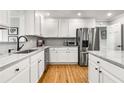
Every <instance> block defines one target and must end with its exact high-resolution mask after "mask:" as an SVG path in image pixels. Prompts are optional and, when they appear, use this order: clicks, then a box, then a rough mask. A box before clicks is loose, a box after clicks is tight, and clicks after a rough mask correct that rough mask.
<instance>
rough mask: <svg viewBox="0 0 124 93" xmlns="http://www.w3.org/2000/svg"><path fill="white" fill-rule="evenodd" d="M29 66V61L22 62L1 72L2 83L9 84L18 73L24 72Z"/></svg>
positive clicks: (0, 79) (0, 80)
mask: <svg viewBox="0 0 124 93" xmlns="http://www.w3.org/2000/svg"><path fill="white" fill-rule="evenodd" d="M28 66H29V59H25V60H23V61H20V62H19V63H18V64H15V65H13V66H11V67H9V68H7V69H5V70H3V71H1V72H0V82H7V81H8V80H10V79H11V78H13V77H14V76H16V75H17V74H18V73H20V72H22V71H23V70H24V69H25V68H27V67H28Z"/></svg>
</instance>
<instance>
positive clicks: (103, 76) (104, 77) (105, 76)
mask: <svg viewBox="0 0 124 93" xmlns="http://www.w3.org/2000/svg"><path fill="white" fill-rule="evenodd" d="M101 71H102V72H101V73H100V83H121V82H122V81H121V80H119V79H118V78H116V77H115V76H113V75H112V74H111V73H109V72H107V71H106V70H104V69H101Z"/></svg>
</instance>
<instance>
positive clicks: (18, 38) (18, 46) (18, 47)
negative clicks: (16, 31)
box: [17, 36, 28, 51]
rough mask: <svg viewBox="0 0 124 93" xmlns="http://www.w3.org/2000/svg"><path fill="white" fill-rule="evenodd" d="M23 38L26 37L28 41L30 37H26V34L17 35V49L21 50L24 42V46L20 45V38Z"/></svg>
mask: <svg viewBox="0 0 124 93" xmlns="http://www.w3.org/2000/svg"><path fill="white" fill-rule="evenodd" d="M21 38H25V40H26V42H27V41H28V38H27V37H26V36H19V37H17V51H19V50H20V49H21V48H22V47H23V46H24V44H23V45H22V46H20V44H19V43H20V41H19V40H20V39H21Z"/></svg>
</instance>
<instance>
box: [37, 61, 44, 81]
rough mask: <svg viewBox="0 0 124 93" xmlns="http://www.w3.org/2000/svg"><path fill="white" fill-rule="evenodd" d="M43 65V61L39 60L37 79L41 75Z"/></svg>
mask: <svg viewBox="0 0 124 93" xmlns="http://www.w3.org/2000/svg"><path fill="white" fill-rule="evenodd" d="M44 65H45V64H44V61H41V60H39V63H38V77H39V79H40V77H41V76H42V75H43V72H44Z"/></svg>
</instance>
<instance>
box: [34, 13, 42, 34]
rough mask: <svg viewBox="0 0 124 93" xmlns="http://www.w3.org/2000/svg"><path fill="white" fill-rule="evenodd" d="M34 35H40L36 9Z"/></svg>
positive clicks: (39, 21) (38, 17)
mask: <svg viewBox="0 0 124 93" xmlns="http://www.w3.org/2000/svg"><path fill="white" fill-rule="evenodd" d="M35 35H41V17H40V15H38V11H35Z"/></svg>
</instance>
